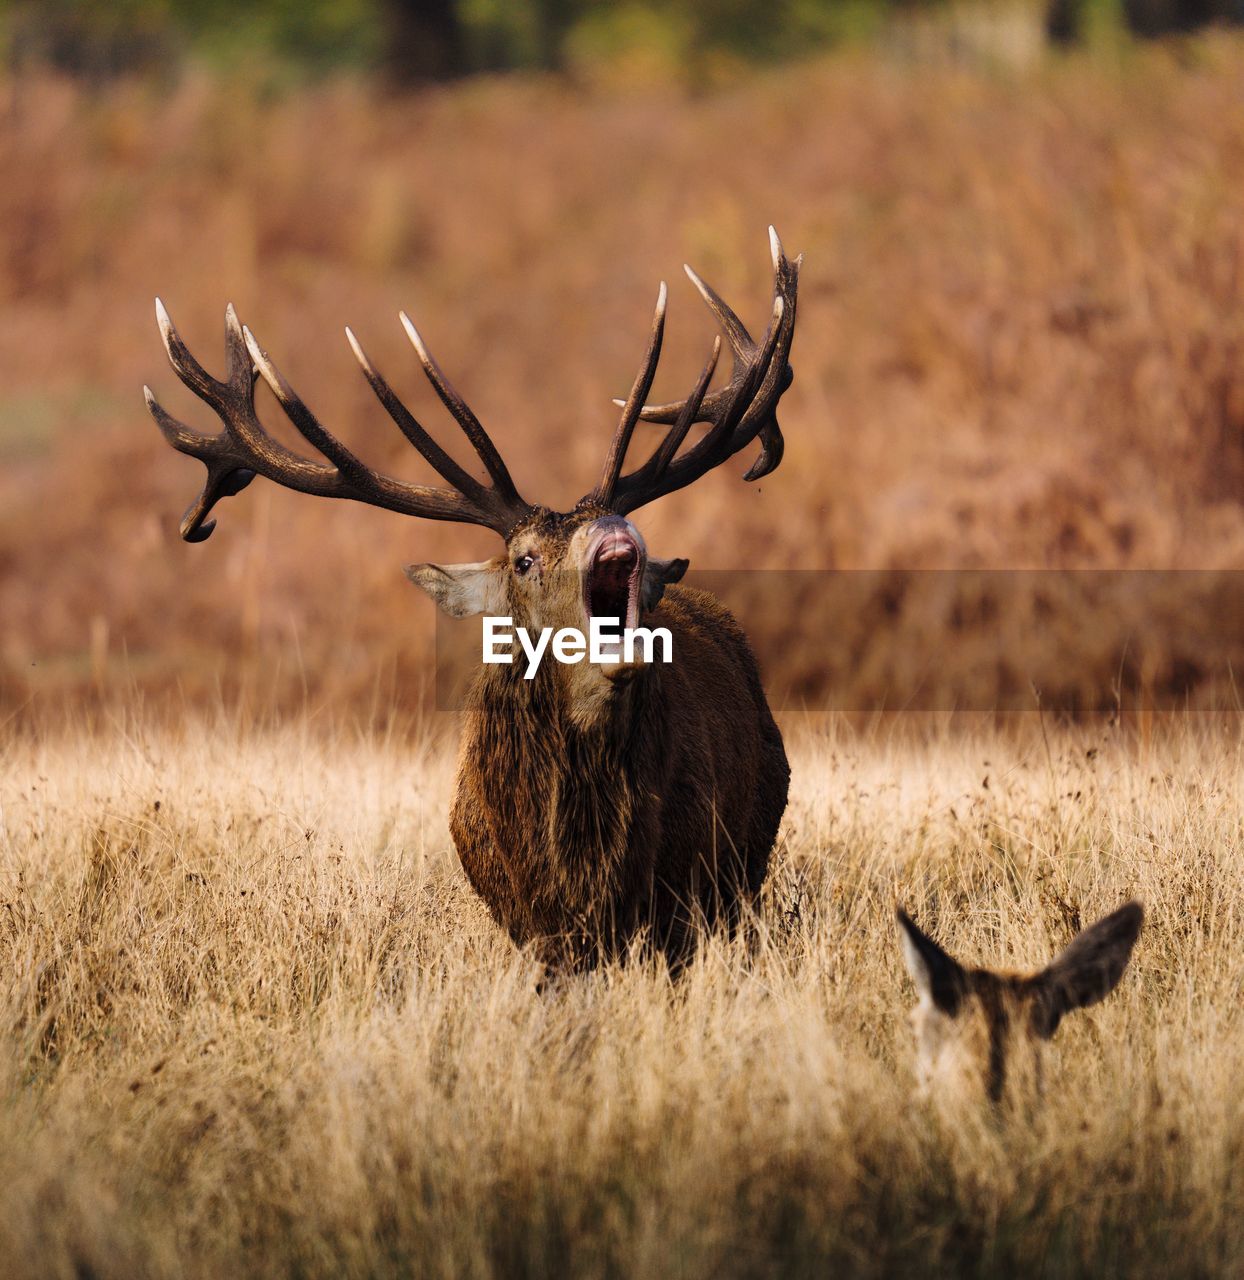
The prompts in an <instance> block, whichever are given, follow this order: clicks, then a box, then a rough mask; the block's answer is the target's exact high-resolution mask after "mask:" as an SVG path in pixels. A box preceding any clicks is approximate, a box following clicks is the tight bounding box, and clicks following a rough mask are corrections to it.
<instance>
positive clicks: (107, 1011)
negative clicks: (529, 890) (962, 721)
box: [0, 716, 1244, 1280]
mask: <svg viewBox="0 0 1244 1280" xmlns="http://www.w3.org/2000/svg"><path fill="white" fill-rule="evenodd" d="M1242 743H1244V738H1242V737H1241V729H1240V723H1239V721H1238V719H1236V720H1234V721H1233V722H1230V723H1228V722H1226V721H1215V722H1211V721H1210V720H1208V719H1200V720H1186V721H1181V722H1178V723H1175V722H1166V723H1164V724H1163V725H1161V726H1159V728H1158V729H1157V730H1156V731H1155V732H1153V733H1151V734H1149V735H1148V736H1146V737H1141V736H1138V735H1136V734H1133V733H1131V732H1130V731H1127V730H1125V729H1123V728H1120V727H1117V726H1116V727H1113V728H1108V727H1107V728H1098V729H1094V730H1091V731H1090V730H1088V729H1057V728H1055V727H1053V726H1051V725H1047V726H1045V730H1044V732H1043V731H1042V730H1041V728H1040V727H1039V726H1038V725H1036V724H1033V723H1031V722H1029V723H1028V724H1027V725H1026V726H1021V727H1020V728H1019V729H1018V730H1015V729H1014V727H1013V729H1012V731H1010V732H1000V731H997V730H995V729H989V728H982V727H979V726H978V727H977V728H975V729H970V730H968V731H966V732H956V733H948V732H946V731H945V728H944V726H940V725H939V724H937V723H935V722H933V721H931V720H930V721H926V722H924V723H923V724H922V725H920V724H917V722H916V720H915V718H914V717H908V718H907V719H906V720H905V721H904V722H903V723H902V725H901V726H900V727H899V728H897V729H896V728H894V727H893V726H891V727H889V728H886V727H883V726H880V725H879V726H877V727H875V728H874V729H873V730H872V731H871V732H867V733H860V732H856V731H852V730H850V729H849V728H847V727H846V726H845V725H844V724H842V723H835V724H832V725H830V726H828V727H823V728H821V729H819V730H815V731H813V730H810V729H807V730H803V731H797V732H795V733H794V734H793V735H792V759H793V763H794V780H793V791H792V800H791V806H790V810H789V813H788V817H787V821H786V824H785V828H784V837H783V840H782V843H781V846H780V848H779V850H778V853H777V857H776V865H775V868H774V873H773V876H772V879H771V883H770V887H769V889H768V891H767V893H766V896H765V899H764V901H763V903H762V905H761V909H760V910H759V912H758V914H757V917H756V919H755V921H754V927H753V929H752V934H753V937H752V938H751V940H750V942H746V941H742V940H739V941H735V942H729V941H726V940H725V939H723V938H721V937H711V938H708V939H706V940H705V942H704V945H703V947H702V949H701V952H700V954H699V956H698V958H697V959H696V961H695V962H694V963H693V965H692V966H691V967H690V969H689V971H688V972H687V973H686V974H685V975H684V976H683V977H682V978H681V979H680V980H679V981H677V982H673V983H672V982H671V981H670V979H669V978H668V976H667V975H666V974H665V973H664V972H663V971H661V970H660V969H659V968H657V967H655V966H654V965H653V964H652V963H648V962H643V961H636V962H634V963H631V964H630V965H626V966H618V967H613V968H609V969H607V970H604V971H602V972H600V973H597V974H594V975H591V976H588V977H584V978H580V979H565V980H563V981H562V982H560V983H559V984H557V985H556V986H554V988H553V989H552V990H546V991H545V992H544V993H543V994H540V993H538V992H537V989H536V988H537V979H538V978H539V976H540V973H539V970H538V969H537V967H536V966H535V965H534V964H532V963H531V962H530V961H529V960H527V959H526V958H525V957H523V956H522V955H520V954H519V953H517V952H515V951H514V950H513V949H512V948H511V946H510V945H509V943H508V942H507V941H506V940H505V939H504V938H503V937H501V936H500V935H499V934H498V932H497V930H496V929H495V928H494V927H493V926H492V925H491V924H490V922H489V921H488V920H487V918H486V916H485V914H484V912H483V910H482V908H480V907H479V905H478V904H477V903H476V902H475V901H474V900H473V899H472V897H471V896H470V893H469V890H468V889H467V888H466V886H465V881H464V880H463V878H462V876H461V874H460V872H458V871H457V870H456V869H455V867H454V864H453V861H452V856H451V854H450V852H449V840H448V834H447V831H446V826H445V813H446V809H447V803H448V785H449V773H450V763H451V754H450V752H449V751H448V750H447V747H446V744H445V743H443V742H442V741H441V740H439V738H438V737H437V736H436V734H434V733H432V732H431V731H430V729H429V727H428V725H427V724H426V723H425V724H423V725H420V724H413V725H407V726H406V727H404V728H402V729H401V730H398V729H396V728H394V727H392V726H390V728H389V729H388V730H386V731H383V732H382V731H378V730H375V729H367V728H358V727H355V728H349V727H345V726H338V727H337V728H335V729H330V728H329V727H327V726H325V725H323V724H315V723H312V722H308V721H306V720H303V719H299V718H287V719H285V720H284V721H283V722H281V723H280V724H279V725H270V726H263V725H256V724H251V723H246V722H244V721H241V720H237V719H232V720H231V719H227V718H210V717H204V718H198V719H189V720H187V721H186V722H185V723H183V724H182V725H181V726H180V727H177V728H171V727H169V726H167V725H166V724H165V725H161V724H160V723H155V722H153V721H151V720H150V719H145V718H143V717H134V716H131V717H126V718H123V717H117V718H115V719H113V720H111V721H108V722H105V723H101V724H99V725H97V726H96V727H95V728H94V729H87V728H85V727H81V728H80V730H79V731H67V732H65V733H63V734H55V733H53V734H45V735H42V736H38V737H35V736H31V735H28V734H20V733H12V732H9V733H7V734H6V735H5V737H4V739H3V740H2V741H0V814H2V818H3V822H2V826H0V975H3V978H2V981H0V1020H2V1022H0V1097H3V1100H4V1101H3V1107H0V1185H2V1186H3V1187H4V1195H3V1196H2V1197H0V1256H3V1258H4V1266H3V1270H4V1272H5V1274H6V1275H8V1276H12V1277H14V1278H15V1280H17V1278H19V1277H23V1276H41V1277H43V1276H66V1277H77V1276H83V1275H91V1276H97V1277H101V1278H102V1277H112V1276H116V1277H131V1276H152V1277H159V1276H209V1275H222V1274H228V1275H235V1276H250V1275H265V1276H274V1275H289V1276H295V1275H296V1276H303V1277H312V1276H330V1275H354V1276H403V1275H446V1276H450V1275H452V1276H461V1275H490V1274H506V1275H544V1274H551V1273H557V1274H576V1275H587V1276H593V1275H599V1276H619V1275H653V1274H661V1275H678V1276H710V1275H778V1274H781V1275H813V1274H816V1275H823V1274H827V1273H830V1274H851V1275H856V1274H858V1275H882V1274H894V1273H895V1272H896V1271H904V1272H914V1271H918V1272H920V1273H933V1274H936V1273H939V1272H943V1271H948V1270H949V1271H953V1272H963V1273H965V1274H966V1273H970V1274H975V1275H993V1274H998V1275H1016V1274H1022V1275H1029V1274H1031V1275H1036V1274H1041V1275H1063V1274H1066V1275H1086V1276H1087V1275H1093V1276H1100V1275H1110V1274H1120V1275H1130V1276H1140V1275H1154V1276H1157V1275H1169V1274H1173V1273H1178V1274H1230V1273H1233V1272H1235V1271H1237V1270H1238V1269H1239V1268H1240V1266H1241V1265H1242V1264H1244V1227H1242V1226H1241V1224H1242V1223H1244V1183H1242V1182H1241V1179H1240V1173H1239V1169H1240V1158H1241V1154H1242V1151H1241V1143H1242V1142H1244V1102H1242V1101H1241V1094H1240V1090H1239V1087H1238V1078H1239V1074H1240V1071H1241V1069H1242V1068H1244V1012H1242V1004H1241V1000H1240V990H1241V982H1242V981H1244V890H1242V889H1241V885H1244V866H1242V865H1241V850H1242V848H1244V841H1242V834H1241V819H1240V814H1241V813H1242V812H1244V793H1242V782H1241V779H1242V778H1244V770H1241V767H1240V766H1241V758H1240V757H1241V748H1242ZM1132 895H1136V896H1138V897H1139V898H1141V899H1142V900H1143V901H1144V902H1145V904H1146V906H1147V909H1148V918H1147V922H1146V926H1145V929H1144V931H1143V933H1142V935H1141V939H1140V943H1139V944H1138V947H1137V951H1136V954H1135V956H1134V959H1133V962H1132V965H1131V966H1130V968H1129V970H1128V973H1127V974H1126V976H1125V977H1124V980H1123V982H1122V984H1121V987H1120V989H1119V990H1118V991H1117V992H1116V993H1115V994H1114V995H1113V996H1112V997H1111V998H1110V999H1109V1000H1108V1001H1107V1002H1106V1003H1104V1004H1102V1005H1100V1006H1098V1007H1097V1008H1095V1009H1092V1010H1089V1011H1087V1012H1085V1013H1082V1014H1076V1015H1074V1016H1073V1017H1071V1018H1069V1019H1068V1021H1067V1022H1066V1024H1065V1025H1064V1027H1063V1028H1062V1029H1061V1030H1060V1032H1059V1034H1058V1037H1057V1038H1056V1040H1055V1041H1054V1043H1053V1061H1052V1062H1050V1063H1048V1064H1047V1074H1048V1080H1049V1086H1048V1090H1047V1095H1046V1098H1045V1101H1044V1104H1043V1106H1042V1107H1041V1108H1040V1109H1038V1110H1037V1111H1036V1113H1035V1114H1034V1115H1033V1116H1032V1117H1031V1118H1029V1119H1025V1118H1023V1117H1020V1116H1011V1117H1010V1118H1007V1117H1003V1118H1001V1119H999V1120H995V1119H993V1118H991V1116H990V1113H989V1112H988V1111H987V1110H985V1109H984V1108H983V1107H982V1108H981V1109H980V1110H979V1111H978V1110H975V1109H971V1108H969V1109H967V1110H964V1111H959V1112H957V1113H956V1112H955V1111H953V1110H950V1111H944V1110H942V1109H940V1108H937V1107H925V1106H922V1105H919V1104H918V1103H916V1102H915V1101H913V1099H912V1096H911V1095H912V1089H913V1086H914V1078H913V1045H912V1043H911V1031H910V1027H909V1024H908V1019H907V1011H908V1009H909V1007H910V1005H911V1003H912V1002H913V999H914V996H913V993H912V991H911V989H910V985H909V980H908V979H907V977H906V975H905V972H904V970H903V967H902V961H901V958H900V955H899V948H898V943H897V938H896V934H895V927H894V920H893V907H894V903H895V900H896V899H898V900H901V901H902V902H903V903H905V904H906V905H907V906H908V907H909V909H911V910H912V911H913V912H915V913H916V915H917V916H918V918H919V919H921V920H922V922H923V923H924V924H925V926H926V927H927V928H929V929H930V930H932V931H934V932H936V934H937V935H938V936H939V937H940V939H941V940H942V941H943V942H944V943H945V944H946V945H947V946H948V947H949V948H950V949H951V950H953V951H954V952H955V953H956V954H957V955H959V956H961V957H962V958H963V959H964V960H965V961H979V962H984V963H989V964H993V965H995V966H1003V965H1007V964H1014V965H1018V966H1025V965H1033V966H1035V965H1039V964H1041V963H1043V962H1044V961H1045V960H1046V959H1047V958H1048V957H1049V955H1050V954H1051V953H1052V952H1053V951H1054V950H1055V949H1057V948H1058V947H1059V946H1060V945H1061V944H1062V943H1064V942H1065V941H1066V940H1067V939H1068V938H1069V937H1070V936H1071V935H1072V934H1074V933H1075V931H1076V930H1077V929H1078V928H1079V927H1080V926H1081V925H1082V924H1086V923H1088V922H1090V921H1091V920H1092V919H1094V918H1096V917H1097V916H1098V915H1099V914H1102V913H1104V912H1105V911H1106V910H1108V909H1110V908H1112V907H1114V906H1116V905H1117V904H1118V903H1119V902H1120V901H1121V900H1123V899H1124V898H1127V897H1129V896H1132ZM956 1114H957V1115H958V1119H953V1118H951V1117H953V1116H955V1115H956Z"/></svg>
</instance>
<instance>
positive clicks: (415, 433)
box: [346, 325, 484, 493]
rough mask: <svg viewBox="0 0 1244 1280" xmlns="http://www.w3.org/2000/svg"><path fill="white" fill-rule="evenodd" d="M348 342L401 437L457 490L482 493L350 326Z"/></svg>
mask: <svg viewBox="0 0 1244 1280" xmlns="http://www.w3.org/2000/svg"><path fill="white" fill-rule="evenodd" d="M346 338H347V339H348V341H349V343H350V350H351V351H353V352H354V358H355V359H356V360H357V361H358V362H359V368H361V369H362V370H363V376H364V377H365V378H366V379H367V381H368V383H369V384H370V385H371V389H372V390H373V391H374V392H375V393H376V399H377V400H379V401H380V403H381V404H382V405H384V407H385V409H386V410H387V411H388V414H389V417H391V418H392V419H393V421H394V422H396V423H397V426H398V429H399V430H400V431H401V433H402V435H404V436H405V437H406V439H407V440H409V441H410V443H411V444H413V445H414V446H415V448H416V449H418V450H419V452H420V453H421V454H422V455H423V456H424V457H425V458H426V459H427V460H428V461H429V462H430V463H431V464H432V466H433V467H435V468H436V470H437V471H438V472H439V473H440V475H441V477H442V478H443V479H445V480H448V481H449V483H450V484H452V485H453V486H455V488H458V489H461V490H462V491H463V492H464V493H483V492H484V486H483V485H481V484H480V482H479V481H478V480H476V479H475V477H474V476H473V475H471V474H470V472H468V471H464V470H463V468H462V467H460V466H459V465H458V464H457V463H456V462H455V461H454V460H453V459H452V458H451V457H450V456H449V454H447V453H446V452H445V450H444V449H442V448H441V447H440V445H438V444H437V443H436V441H435V440H433V439H432V437H431V436H430V435H428V433H427V432H426V431H425V430H424V428H423V427H422V425H420V423H419V421H418V420H417V419H416V418H415V416H414V414H412V413H411V412H410V410H409V409H407V407H406V406H405V405H404V404H403V403H402V402H401V401H400V400H399V399H398V398H397V396H396V395H395V394H394V391H393V388H392V387H390V386H389V384H388V383H387V382H386V381H385V379H384V378H383V377H382V376H381V374H380V372H379V371H378V370H377V369H376V367H375V366H374V365H373V364H372V362H371V361H370V360H369V359H368V358H367V352H365V351H364V350H363V348H362V345H361V344H360V343H359V340H358V339H357V338H356V337H355V336H354V331H353V330H352V329H351V328H350V326H349V325H347V326H346Z"/></svg>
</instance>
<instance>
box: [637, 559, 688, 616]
mask: <svg viewBox="0 0 1244 1280" xmlns="http://www.w3.org/2000/svg"><path fill="white" fill-rule="evenodd" d="M690 564H691V561H690V560H654V559H652V557H651V556H650V557H649V558H648V563H647V564H646V565H645V566H644V585H643V599H642V601H641V603H642V605H643V607H644V609H645V610H647V609H655V608H656V607H657V605H659V604H660V603H661V597H662V596H663V595H664V594H665V588H666V587H668V586H669V585H670V583H672V582H681V581H682V576H683V574H684V573H686V572H687V568H688V566H689V565H690Z"/></svg>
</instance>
